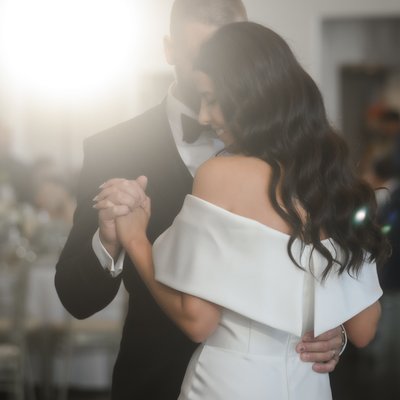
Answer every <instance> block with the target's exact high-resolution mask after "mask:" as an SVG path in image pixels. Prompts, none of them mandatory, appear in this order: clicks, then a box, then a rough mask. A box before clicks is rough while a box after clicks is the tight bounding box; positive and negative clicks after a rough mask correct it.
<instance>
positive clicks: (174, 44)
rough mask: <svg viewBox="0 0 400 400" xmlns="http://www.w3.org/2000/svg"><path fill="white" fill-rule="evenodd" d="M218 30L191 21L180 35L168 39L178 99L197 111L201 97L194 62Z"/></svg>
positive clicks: (182, 28)
mask: <svg viewBox="0 0 400 400" xmlns="http://www.w3.org/2000/svg"><path fill="white" fill-rule="evenodd" d="M217 29H218V28H217V26H214V25H207V24H203V23H201V22H197V21H194V20H190V21H187V22H185V23H183V24H182V26H181V28H180V30H179V35H178V34H176V35H175V36H174V37H173V38H171V39H170V38H168V39H166V53H167V60H168V62H169V63H170V64H172V65H174V67H175V73H176V81H177V87H176V90H177V94H178V97H179V98H180V100H181V101H183V102H184V103H185V104H186V105H188V106H189V107H191V108H192V109H193V110H195V111H198V110H199V107H200V97H199V95H198V93H197V90H196V87H195V84H194V79H193V62H194V60H195V58H196V56H197V54H198V52H199V50H200V47H201V45H202V44H203V43H204V42H205V41H206V40H207V39H208V38H209V37H210V36H211V35H212V34H213V33H214V32H215V31H216V30H217ZM168 41H169V42H168Z"/></svg>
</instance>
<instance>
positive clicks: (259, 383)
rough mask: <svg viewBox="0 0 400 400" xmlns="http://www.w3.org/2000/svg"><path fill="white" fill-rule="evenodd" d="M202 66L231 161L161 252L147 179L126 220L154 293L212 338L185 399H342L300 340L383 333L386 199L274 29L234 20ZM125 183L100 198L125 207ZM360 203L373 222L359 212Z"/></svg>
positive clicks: (219, 162)
mask: <svg viewBox="0 0 400 400" xmlns="http://www.w3.org/2000/svg"><path fill="white" fill-rule="evenodd" d="M195 75H196V83H197V88H198V90H199V93H200V94H201V98H202V102H201V111H200V116H199V121H200V122H201V123H203V124H207V125H208V124H209V125H211V126H212V128H213V129H214V130H215V132H216V134H217V135H218V136H220V138H221V139H222V140H223V141H224V143H225V145H226V150H227V153H228V154H229V156H227V157H215V158H213V159H211V160H209V161H207V162H206V163H204V164H203V165H202V166H201V167H200V169H199V170H198V172H197V174H196V177H195V181H194V186H193V193H192V194H191V195H188V196H187V197H186V199H185V202H184V204H183V206H182V209H181V211H180V213H179V214H178V216H177V217H176V219H175V221H174V223H173V224H172V226H171V227H170V228H169V229H167V230H166V231H165V232H164V233H163V234H162V235H161V236H160V237H159V238H158V239H157V241H156V242H155V243H154V245H153V247H152V246H151V244H150V242H149V241H148V239H147V236H146V227H147V224H148V220H149V218H150V214H151V213H150V209H151V207H150V199H149V198H148V197H146V195H145V192H144V191H145V187H146V184H147V179H146V178H145V177H139V178H138V180H137V183H138V188H141V189H143V190H139V189H137V190H138V194H139V196H138V197H137V199H136V201H135V202H133V203H132V204H131V205H130V206H129V207H128V205H125V206H124V207H123V209H124V212H123V214H125V215H124V216H121V217H118V218H117V231H118V237H119V239H120V241H121V243H122V244H123V246H124V248H125V250H126V251H127V253H128V254H129V256H130V257H131V259H132V260H133V261H134V264H135V266H136V268H137V270H138V272H139V273H140V275H141V277H142V279H143V281H144V282H145V283H146V285H147V287H148V289H149V291H150V292H151V293H152V295H153V296H154V298H155V299H156V301H157V302H158V303H159V304H160V305H161V307H162V308H163V309H164V310H165V312H166V314H167V315H168V316H169V317H170V318H171V319H172V320H173V321H174V322H175V323H176V324H177V325H178V326H179V327H180V328H181V329H182V330H183V331H184V332H185V333H186V334H187V335H188V336H189V337H190V338H191V339H192V340H194V341H196V342H201V343H202V345H201V346H200V347H199V348H198V349H197V351H196V352H195V354H194V355H193V357H192V359H191V362H190V364H189V366H188V368H187V371H186V375H185V378H184V381H183V384H182V389H181V394H180V397H179V399H182V400H184V399H185V400H186V399H193V400H200V399H201V400H217V399H226V400H239V399H243V400H244V399H246V400H248V399H251V400H258V399H260V400H261V399H273V400H281V399H297V400H327V399H331V397H332V396H331V390H330V385H329V376H328V375H327V374H318V373H316V372H314V371H313V370H312V366H311V364H309V363H304V362H302V361H301V360H300V359H299V357H298V355H297V353H296V351H295V346H296V344H297V343H298V341H299V339H300V337H301V335H302V334H303V333H304V332H306V331H308V330H314V334H315V335H316V336H317V335H319V334H321V333H323V332H325V331H327V330H329V329H331V328H333V327H336V326H338V325H339V324H344V326H345V329H346V331H347V334H348V337H349V340H351V342H352V343H353V344H354V345H356V346H359V347H363V346H366V345H367V344H368V343H369V342H370V341H371V340H372V338H373V337H374V334H375V331H376V327H377V323H378V319H379V316H380V306H379V302H378V299H379V297H380V296H381V294H382V291H381V289H380V287H379V283H378V280H377V272H376V263H377V262H380V261H382V260H383V259H384V258H385V257H386V254H387V252H388V249H387V244H386V240H385V238H384V237H383V236H382V234H381V232H380V230H379V228H378V227H377V226H376V225H375V224H374V217H375V202H374V194H373V192H372V191H371V190H370V189H369V188H368V186H367V185H366V184H365V183H363V182H362V181H361V180H360V179H358V178H357V177H356V176H355V174H354V173H353V171H352V169H351V167H350V166H349V162H348V158H347V148H346V146H345V143H344V141H343V140H342V139H341V138H340V137H339V136H338V135H337V134H336V133H335V132H334V131H333V130H332V128H331V127H330V126H329V124H328V122H327V118H326V114H325V109H324V105H323V101H322V98H321V95H320V92H319V90H318V88H317V87H316V85H315V83H314V82H313V80H312V79H311V78H310V77H309V75H308V74H307V73H306V72H305V71H304V70H303V69H302V68H301V66H300V65H299V63H298V62H297V60H296V59H295V57H294V55H293V53H292V52H291V50H290V49H289V47H288V45H287V44H286V42H285V41H284V40H283V39H282V38H281V37H280V36H278V35H277V34H276V33H274V32H273V31H271V30H270V29H268V28H265V27H263V26H261V25H258V24H255V23H250V22H240V23H234V24H230V25H227V26H225V27H222V28H221V29H220V30H218V31H217V33H216V34H215V35H214V36H213V37H212V38H211V39H210V40H209V41H208V42H207V43H205V44H204V46H203V47H202V49H201V51H200V54H199V56H198V59H197V62H196V64H195ZM125 187H126V186H124V182H123V181H122V180H117V181H115V180H114V181H110V182H108V183H107V184H106V185H104V186H103V192H102V193H103V194H100V196H99V202H98V204H97V206H96V207H97V208H99V209H101V208H102V207H110V205H111V206H112V205H113V204H117V199H118V193H124V191H125V190H126V189H125ZM110 188H112V190H110ZM124 194H125V196H126V195H127V193H124ZM360 210H361V211H365V212H364V213H362V215H363V216H365V217H364V218H361V219H356V220H355V219H354V216H355V215H356V214H357V212H358V211H360ZM333 356H336V354H333ZM154 384H155V385H157V382H154Z"/></svg>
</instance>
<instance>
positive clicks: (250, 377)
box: [153, 195, 382, 400]
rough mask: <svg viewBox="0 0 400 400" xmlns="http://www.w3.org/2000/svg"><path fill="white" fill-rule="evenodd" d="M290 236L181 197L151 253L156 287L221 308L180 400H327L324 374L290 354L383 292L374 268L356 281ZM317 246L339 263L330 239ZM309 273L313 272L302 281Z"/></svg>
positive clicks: (193, 361) (328, 393)
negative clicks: (290, 241) (304, 340)
mask: <svg viewBox="0 0 400 400" xmlns="http://www.w3.org/2000/svg"><path fill="white" fill-rule="evenodd" d="M288 238H289V236H288V235H286V234H284V233H282V232H279V231H277V230H275V229H272V228H269V227H267V226H265V225H263V224H261V223H259V222H257V221H254V220H252V219H249V218H246V217H242V216H239V215H237V214H234V213H231V212H229V211H227V210H225V209H223V208H221V207H218V206H216V205H214V204H212V203H209V202H207V201H204V200H202V199H199V198H198V197H195V196H192V195H188V196H187V197H186V199H185V202H184V205H183V207H182V210H181V211H180V213H179V214H178V216H177V217H176V219H175V221H174V223H173V224H172V225H171V227H170V228H169V229H167V230H166V231H165V232H164V233H163V234H162V235H161V236H160V237H159V238H158V239H157V241H156V243H155V244H154V247H153V256H154V265H155V269H156V279H157V280H159V281H160V282H163V283H164V284H166V285H168V286H170V287H172V288H175V289H177V290H180V291H182V292H186V293H190V294H192V295H195V296H198V297H201V298H204V299H207V300H209V301H211V302H213V303H216V304H218V305H220V306H222V318H221V321H220V323H219V326H218V328H217V329H216V331H215V332H214V333H213V334H212V335H211V336H210V337H209V338H208V339H207V340H206V341H205V342H204V343H203V344H201V345H200V346H199V348H198V349H197V350H196V352H195V353H194V355H193V357H192V359H191V361H190V364H189V366H188V368H187V371H186V375H185V378H184V381H183V384H182V389H181V394H180V397H179V399H180V400H189V399H190V400H200V399H201V400H239V399H240V400H266V399H268V400H289V399H290V400H293V399H295V400H328V399H331V398H332V395H331V389H330V384H329V375H328V374H318V373H315V372H313V371H312V368H311V367H312V364H311V363H305V362H302V361H301V360H300V358H299V355H298V354H297V353H296V351H295V346H296V344H297V343H298V342H299V340H300V337H301V335H302V334H303V333H304V332H305V331H308V330H312V329H313V330H314V332H315V335H316V336H317V335H319V334H321V333H323V332H325V331H327V330H328V329H331V328H334V327H336V326H339V325H340V324H341V323H343V322H344V321H346V320H348V319H349V318H351V317H352V316H354V315H355V314H357V313H358V312H360V311H361V310H363V309H364V308H366V307H368V306H369V305H371V304H372V303H374V302H375V301H376V300H377V299H378V298H379V297H380V296H381V294H382V291H381V288H380V286H379V283H378V278H377V272H376V266H375V264H369V263H368V262H367V261H366V262H365V265H364V266H363V268H362V270H361V273H360V274H359V275H358V277H357V278H354V277H351V276H350V275H349V274H347V273H344V274H342V275H340V276H339V275H338V274H336V273H335V272H333V271H332V272H331V273H330V274H329V276H328V278H327V280H326V281H324V282H321V279H320V277H321V273H322V271H323V270H324V268H325V265H326V262H325V259H324V258H323V257H322V256H321V255H320V254H319V253H318V252H317V251H312V248H311V246H310V245H305V244H303V243H302V242H301V241H299V240H296V241H295V243H294V245H293V248H292V249H293V254H294V255H295V257H296V260H298V262H299V263H300V265H302V266H303V267H304V269H305V270H304V271H303V270H301V269H300V268H298V267H296V266H295V265H294V264H293V262H292V261H291V260H290V258H289V256H288V253H287V242H288ZM322 243H323V244H324V246H326V248H328V249H329V250H330V251H331V252H333V253H337V255H338V257H340V249H339V247H338V246H335V243H334V242H333V241H332V240H329V239H327V240H323V241H322ZM310 269H311V271H312V272H313V273H312V274H311V273H310Z"/></svg>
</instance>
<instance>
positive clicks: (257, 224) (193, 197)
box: [186, 194, 333, 243]
mask: <svg viewBox="0 0 400 400" xmlns="http://www.w3.org/2000/svg"><path fill="white" fill-rule="evenodd" d="M186 198H190V199H193V200H195V201H198V202H200V203H203V204H204V205H207V206H209V207H210V208H214V209H215V210H216V211H219V212H220V213H223V214H225V215H227V216H229V217H232V218H236V219H237V220H239V221H243V222H248V223H250V224H254V225H255V226H259V227H261V228H263V229H265V230H267V231H269V232H272V233H274V234H276V235H280V236H282V237H284V238H285V239H286V240H288V239H289V238H290V235H289V234H288V233H285V232H282V231H280V230H279V229H275V228H272V227H271V226H268V225H266V224H263V223H262V222H260V221H257V220H255V219H253V218H249V217H245V216H243V215H239V214H236V213H234V212H232V211H229V210H227V209H226V208H223V207H221V206H218V205H216V204H214V203H211V202H209V201H207V200H204V199H202V198H200V197H197V196H194V195H193V194H188V195H186ZM332 240H333V239H331V238H326V239H322V240H321V241H320V242H321V243H325V242H327V243H329V242H332Z"/></svg>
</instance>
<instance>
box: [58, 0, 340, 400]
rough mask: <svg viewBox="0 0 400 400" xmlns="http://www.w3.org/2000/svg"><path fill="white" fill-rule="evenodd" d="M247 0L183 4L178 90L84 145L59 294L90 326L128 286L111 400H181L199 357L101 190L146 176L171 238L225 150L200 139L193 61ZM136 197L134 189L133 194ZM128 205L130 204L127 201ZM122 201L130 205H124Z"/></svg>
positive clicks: (159, 221)
mask: <svg viewBox="0 0 400 400" xmlns="http://www.w3.org/2000/svg"><path fill="white" fill-rule="evenodd" d="M246 19H247V16H246V10H245V8H244V6H243V4H242V2H241V1H240V0H176V1H175V2H174V5H173V8H172V14H171V36H170V37H169V38H166V39H165V51H166V57H167V61H168V62H169V63H170V64H171V65H173V66H174V67H175V72H176V82H175V83H174V84H173V85H172V86H171V88H170V90H169V92H168V94H167V96H166V98H165V100H164V101H163V102H162V103H161V104H160V105H157V106H156V107H154V108H152V109H150V110H148V111H147V112H145V113H144V114H142V115H140V116H138V117H136V118H134V119H132V120H129V121H127V122H124V123H121V124H120V125H118V126H116V127H114V128H111V129H108V130H106V131H104V132H101V133H99V134H97V135H95V136H93V137H91V138H89V139H87V140H86V141H85V144H84V152H85V157H84V163H83V167H82V171H81V177H80V183H79V188H78V198H77V204H78V205H77V209H76V212H75V216H74V225H73V227H72V230H71V233H70V235H69V238H68V241H67V243H66V245H65V247H64V249H63V251H62V253H61V256H60V259H59V261H58V263H57V266H56V276H55V285H56V289H57V292H58V295H59V297H60V299H61V301H62V303H63V305H64V306H65V308H66V309H67V310H68V311H69V312H70V313H71V314H72V315H73V316H75V317H76V318H80V319H81V318H87V317H89V316H91V315H93V314H94V313H96V312H97V311H99V310H101V309H103V308H104V307H106V306H107V305H108V304H109V303H110V302H111V301H112V300H113V299H114V297H115V295H116V293H117V291H118V289H119V287H120V284H121V281H123V283H124V285H125V287H126V289H127V291H128V292H129V307H128V313H127V316H126V321H125V324H124V329H123V334H122V340H121V346H120V351H119V354H118V358H117V361H116V364H115V368H114V374H113V385H112V399H114V400H122V399H129V400H133V399H144V400H175V399H176V398H177V397H178V394H179V389H180V385H181V381H182V378H183V375H184V372H185V369H186V366H187V364H188V361H189V359H190V357H191V355H192V353H193V351H194V349H195V348H196V344H195V343H192V342H191V341H190V340H189V339H188V338H187V337H185V336H184V335H183V333H182V332H180V331H179V329H178V328H177V327H176V326H175V325H174V324H173V323H172V322H171V321H170V320H169V319H168V317H166V316H165V315H164V313H163V312H162V311H161V309H160V308H159V307H158V305H157V304H156V303H155V301H154V300H153V298H152V296H151V295H150V293H149V292H148V290H147V288H146V286H145V285H144V284H143V282H142V280H141V279H140V277H139V275H138V274H137V272H136V270H135V268H134V267H133V265H132V263H131V261H130V260H129V258H128V257H125V256H124V253H123V252H122V251H121V246H120V244H119V243H118V241H117V238H116V232H115V225H114V216H113V215H110V214H107V213H101V214H100V216H99V215H98V214H97V212H96V211H95V210H94V209H93V208H92V199H93V198H94V197H95V196H96V194H97V193H98V191H99V186H100V185H101V184H102V183H103V182H105V181H106V180H108V179H110V178H115V177H118V178H125V179H129V180H133V179H135V178H136V177H137V176H139V175H146V176H147V177H148V179H149V184H148V187H147V194H148V195H149V197H150V198H151V199H152V217H151V220H150V224H149V228H148V235H149V238H150V240H151V241H154V239H155V238H157V236H158V235H159V234H160V233H161V232H163V231H164V230H165V229H166V228H167V227H168V226H169V225H170V224H171V223H172V221H173V219H174V217H175V216H176V215H177V213H178V212H179V210H180V208H181V206H182V202H183V199H184V197H185V195H186V194H188V193H190V192H191V188H192V181H193V175H194V173H195V171H196V168H197V167H198V166H199V165H200V164H201V163H202V162H203V161H205V160H206V159H208V158H210V157H212V156H213V155H215V153H217V152H218V151H219V150H220V149H221V148H222V143H220V142H219V141H218V139H216V138H215V137H214V136H212V135H210V134H209V133H207V132H203V133H201V131H200V132H197V133H200V136H197V134H196V132H195V127H196V119H197V110H198V106H199V99H198V96H197V94H196V92H195V90H194V86H193V83H192V79H191V69H192V62H193V59H194V57H195V56H196V54H197V51H198V49H199V47H200V45H201V43H203V42H204V40H206V39H207V38H208V37H209V36H210V35H211V34H212V33H213V32H214V31H216V30H217V29H218V27H220V26H222V25H224V24H227V23H230V22H234V21H241V20H246ZM127 191H128V192H129V191H131V194H132V195H133V196H135V194H136V193H135V190H134V188H133V190H132V187H129V188H127ZM125 200H126V199H125ZM121 201H124V200H123V199H121ZM340 332H341V330H340V328H337V329H334V330H332V331H330V332H328V333H327V334H325V335H324V336H323V337H321V338H319V340H318V341H302V342H301V343H299V345H298V349H299V350H300V348H302V350H304V352H303V353H302V354H301V357H302V359H303V360H305V361H310V362H316V363H315V364H314V366H313V368H314V369H315V370H317V371H319V372H330V371H331V370H333V369H334V367H335V365H336V363H337V360H338V356H337V354H338V352H339V350H340V348H341V342H342V337H341V333H340Z"/></svg>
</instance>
